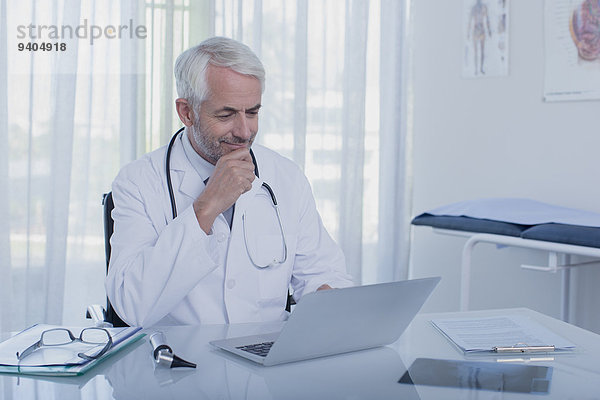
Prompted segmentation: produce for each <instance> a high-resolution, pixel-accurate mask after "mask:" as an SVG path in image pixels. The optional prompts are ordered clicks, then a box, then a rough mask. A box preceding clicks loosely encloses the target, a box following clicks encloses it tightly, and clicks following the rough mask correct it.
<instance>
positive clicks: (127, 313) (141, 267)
mask: <svg viewBox="0 0 600 400" xmlns="http://www.w3.org/2000/svg"><path fill="white" fill-rule="evenodd" d="M175 78H176V83H177V93H178V96H179V98H178V99H177V100H176V101H175V105H176V109H177V113H178V115H179V118H180V120H181V122H182V123H183V124H184V125H185V127H184V129H182V130H181V132H179V133H177V134H176V135H175V136H174V137H173V139H172V142H171V145H170V146H165V147H162V148H160V149H158V150H156V151H154V152H152V153H149V154H146V155H145V156H143V157H142V158H140V159H139V160H137V161H134V162H132V163H131V164H129V165H127V166H125V167H124V168H123V169H122V170H121V171H120V172H119V174H118V176H117V178H116V179H115V181H114V182H113V199H114V203H115V208H114V210H113V212H112V216H113V219H114V233H113V236H112V238H111V245H112V253H111V259H110V267H109V273H108V276H107V278H106V291H107V294H108V297H109V298H110V301H111V303H112V305H113V307H114V308H115V310H116V311H117V313H118V314H119V316H120V317H121V318H122V319H123V320H124V321H125V322H127V323H128V324H130V325H138V326H151V325H155V324H168V325H175V324H215V323H217V324H221V323H238V322H259V321H275V320H283V319H285V318H286V317H287V312H286V311H285V305H286V299H287V291H288V286H289V285H290V284H291V286H292V288H293V291H294V298H295V299H296V300H299V299H300V298H301V297H302V296H303V295H305V294H307V293H310V292H314V291H316V290H320V289H329V288H334V287H347V286H351V285H352V280H351V277H350V276H349V275H348V274H347V273H346V267H345V261H344V256H343V254H342V252H341V250H340V248H339V247H338V246H337V245H336V243H335V242H334V241H333V240H332V239H331V237H330V236H329V234H328V233H327V231H326V230H325V228H324V227H323V224H322V222H321V218H320V216H319V214H318V212H317V209H316V206H315V200H314V198H313V195H312V191H311V188H310V185H309V183H308V181H307V179H306V177H305V176H304V174H303V173H302V171H301V170H300V168H299V167H298V166H297V165H295V164H294V163H293V162H291V161H290V160H288V159H286V158H284V157H282V156H280V155H279V154H277V153H275V152H273V151H271V150H269V149H267V148H265V147H262V146H260V145H256V144H255V145H252V144H253V142H254V139H255V137H256V134H257V132H258V113H259V110H260V108H261V96H262V93H263V91H264V82H265V72H264V68H263V66H262V63H261V62H260V60H259V59H258V58H257V57H256V55H255V54H254V53H253V52H252V51H251V50H250V49H249V48H248V47H247V46H245V45H243V44H241V43H239V42H236V41H234V40H231V39H227V38H219V37H215V38H211V39H208V40H206V41H204V42H202V43H201V44H199V45H198V46H196V47H193V48H191V49H189V50H187V51H185V52H184V53H182V54H181V55H180V56H179V57H178V59H177V61H176V64H175ZM251 146H252V148H251ZM167 171H168V173H167ZM168 180H170V181H171V186H172V190H171V191H170V190H169V187H168V186H169V185H168V184H167V181H168ZM265 184H266V185H265ZM170 192H171V193H172V196H171V193H170ZM275 204H277V207H275V206H274V205H275Z"/></svg>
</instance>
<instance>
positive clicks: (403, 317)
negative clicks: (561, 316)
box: [210, 277, 440, 366]
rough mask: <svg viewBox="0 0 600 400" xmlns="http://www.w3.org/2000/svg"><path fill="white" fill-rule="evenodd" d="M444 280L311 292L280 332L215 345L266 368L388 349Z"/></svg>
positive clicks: (216, 341) (240, 338)
mask: <svg viewBox="0 0 600 400" xmlns="http://www.w3.org/2000/svg"><path fill="white" fill-rule="evenodd" d="M439 280H440V278H437V277H436V278H425V279H415V280H410V281H400V282H390V283H381V284H377V285H368V286H356V287H350V288H345V289H334V290H323V291H319V292H316V293H311V294H308V295H306V296H304V297H303V298H302V299H301V300H300V302H298V304H297V305H296V306H295V309H294V312H293V313H292V314H291V315H290V318H289V319H288V321H287V322H286V324H285V326H284V327H283V329H282V330H281V332H275V333H269V334H264V335H253V336H245V337H238V338H230V339H224V340H215V341H212V342H210V343H211V344H212V345H214V346H216V347H219V348H221V349H223V350H227V351H230V352H232V353H234V354H237V355H239V356H242V357H245V358H248V359H249V360H252V361H254V362H257V363H259V364H263V365H266V366H268V365H276V364H282V363H286V362H292V361H300V360H307V359H311V358H316V357H322V356H329V355H333V354H340V353H347V352H350V351H355V350H364V349H369V348H372V347H377V346H384V345H386V344H390V343H393V342H395V341H396V340H398V338H399V337H400V335H401V334H402V332H404V330H405V329H406V327H407V326H408V325H409V324H410V322H411V321H412V320H413V318H414V317H415V315H417V312H419V310H420V309H421V307H422V306H423V303H425V300H427V298H428V297H429V294H430V293H431V291H432V290H433V288H434V287H435V286H436V285H437V283H438V282H439Z"/></svg>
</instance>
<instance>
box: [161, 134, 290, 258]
mask: <svg viewBox="0 0 600 400" xmlns="http://www.w3.org/2000/svg"><path fill="white" fill-rule="evenodd" d="M184 129H185V127H183V128H181V129H179V130H178V131H177V132H175V134H174V135H173V137H172V138H171V140H170V142H169V146H167V154H166V158H165V173H166V176H167V189H168V191H169V199H170V200H171V211H172V213H173V219H175V218H177V204H176V202H175V193H174V192H173V184H172V182H171V150H172V149H173V145H174V144H175V140H177V137H178V136H179V134H180V133H181V132H183V130H184ZM250 157H252V163H253V164H254V175H256V177H257V178H259V177H260V175H259V173H258V163H257V162H256V157H255V156H254V152H253V151H252V149H250ZM262 187H264V188H265V189H266V190H267V192H268V193H269V196H271V201H272V202H273V208H274V209H275V213H276V214H277V222H278V223H279V229H280V231H281V239H282V241H283V258H282V260H281V261H277V260H273V262H272V263H270V264H268V265H258V264H256V263H255V262H254V259H253V257H252V255H251V254H250V251H249V249H248V239H247V237H246V225H245V218H244V215H242V224H243V225H244V227H243V230H244V242H245V244H246V251H247V252H248V256H249V258H250V261H252V264H254V265H255V266H257V267H259V268H267V267H273V266H275V265H278V264H283V263H284V262H286V260H287V242H286V240H285V231H284V230H283V224H282V223H281V215H280V214H279V206H278V204H277V197H275V193H274V192H273V189H271V186H269V184H268V183H267V182H263V183H262Z"/></svg>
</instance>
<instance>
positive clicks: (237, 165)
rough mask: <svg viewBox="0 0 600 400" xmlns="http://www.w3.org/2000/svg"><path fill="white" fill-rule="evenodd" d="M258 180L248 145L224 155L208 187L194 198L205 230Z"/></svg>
mask: <svg viewBox="0 0 600 400" xmlns="http://www.w3.org/2000/svg"><path fill="white" fill-rule="evenodd" d="M252 181H254V164H253V163H252V157H251V156H250V151H249V150H248V149H246V148H243V149H239V150H235V151H232V152H231V153H228V154H226V155H224V156H223V157H221V158H220V159H219V161H218V162H217V164H216V165H215V170H214V172H213V174H212V176H211V177H210V179H209V180H208V183H207V185H206V189H204V191H203V192H202V193H201V194H200V196H198V198H197V199H196V200H195V201H194V211H195V212H196V218H197V219H198V223H199V224H200V227H201V228H202V230H203V231H204V232H206V233H207V234H208V233H209V232H210V230H211V228H212V225H213V223H214V222H215V219H216V218H217V216H218V215H219V214H221V213H222V212H223V211H225V210H227V209H228V208H229V207H231V206H232V205H233V204H235V202H236V201H237V199H238V198H239V197H240V196H241V195H242V194H244V193H246V192H247V191H249V190H250V189H252Z"/></svg>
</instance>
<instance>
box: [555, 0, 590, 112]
mask: <svg viewBox="0 0 600 400" xmlns="http://www.w3.org/2000/svg"><path fill="white" fill-rule="evenodd" d="M544 17H545V40H546V43H545V47H546V60H545V61H546V62H545V79H544V98H545V100H546V101H564V100H594V99H600V0H546V8H545V16H544Z"/></svg>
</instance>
